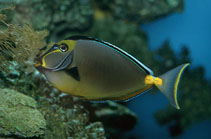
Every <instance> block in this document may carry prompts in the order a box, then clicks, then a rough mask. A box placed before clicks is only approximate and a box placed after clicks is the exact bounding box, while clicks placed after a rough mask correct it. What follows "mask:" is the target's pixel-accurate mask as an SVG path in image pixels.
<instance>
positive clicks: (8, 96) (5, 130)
mask: <svg viewBox="0 0 211 139" xmlns="http://www.w3.org/2000/svg"><path fill="white" fill-rule="evenodd" d="M45 128H46V123H45V119H44V117H43V116H42V114H41V113H40V112H39V111H38V110H37V103H36V101H35V100H34V99H33V98H31V97H29V96H26V95H23V94H21V93H19V92H17V91H14V90H11V89H0V136H19V137H34V136H36V137H38V136H40V135H42V134H44V131H45Z"/></svg>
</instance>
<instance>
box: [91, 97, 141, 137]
mask: <svg viewBox="0 0 211 139" xmlns="http://www.w3.org/2000/svg"><path fill="white" fill-rule="evenodd" d="M88 110H89V111H90V114H91V117H90V118H91V121H94V120H98V121H101V122H102V123H103V125H104V127H105V134H106V137H107V138H123V135H122V132H126V131H129V130H131V129H133V128H134V126H135V125H136V123H137V120H138V118H137V116H136V114H135V113H133V112H132V111H131V110H129V109H128V108H127V107H125V106H124V105H121V104H118V103H116V102H113V101H107V102H105V103H102V104H97V103H94V104H92V105H90V106H89V107H88ZM123 121H124V122H123Z"/></svg>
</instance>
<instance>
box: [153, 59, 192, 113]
mask: <svg viewBox="0 0 211 139" xmlns="http://www.w3.org/2000/svg"><path fill="white" fill-rule="evenodd" d="M188 65H189V63H188V64H183V65H180V66H178V67H176V68H174V69H172V70H170V71H168V72H167V73H165V74H163V75H161V76H160V77H159V78H161V79H162V84H161V85H156V86H157V88H158V89H159V90H160V91H161V92H162V93H163V94H164V95H165V96H166V97H167V98H168V100H169V101H170V103H171V105H173V106H174V107H175V108H177V109H180V107H179V104H178V101H177V87H178V84H179V81H180V78H181V75H182V72H183V71H184V69H185V68H186V67H187V66H188Z"/></svg>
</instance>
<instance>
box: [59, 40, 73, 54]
mask: <svg viewBox="0 0 211 139" xmlns="http://www.w3.org/2000/svg"><path fill="white" fill-rule="evenodd" d="M62 43H65V44H67V45H68V47H69V48H68V49H69V50H70V51H72V50H73V49H74V47H75V44H76V41H74V40H62V41H60V42H58V43H57V44H58V45H61V44H62ZM69 50H68V51H69Z"/></svg>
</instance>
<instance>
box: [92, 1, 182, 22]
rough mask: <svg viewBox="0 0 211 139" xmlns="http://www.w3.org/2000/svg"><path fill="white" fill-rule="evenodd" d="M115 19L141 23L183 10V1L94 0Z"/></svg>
mask: <svg viewBox="0 0 211 139" xmlns="http://www.w3.org/2000/svg"><path fill="white" fill-rule="evenodd" d="M94 1H95V3H97V4H96V5H97V6H98V9H100V10H103V11H106V12H109V13H110V14H112V16H114V17H115V18H117V19H123V20H126V21H133V22H134V21H135V22H137V23H143V22H146V21H152V20H154V19H157V18H158V17H161V16H164V15H167V14H170V13H173V12H178V11H182V10H183V0H128V1H125V0H101V1H97V0H94Z"/></svg>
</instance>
